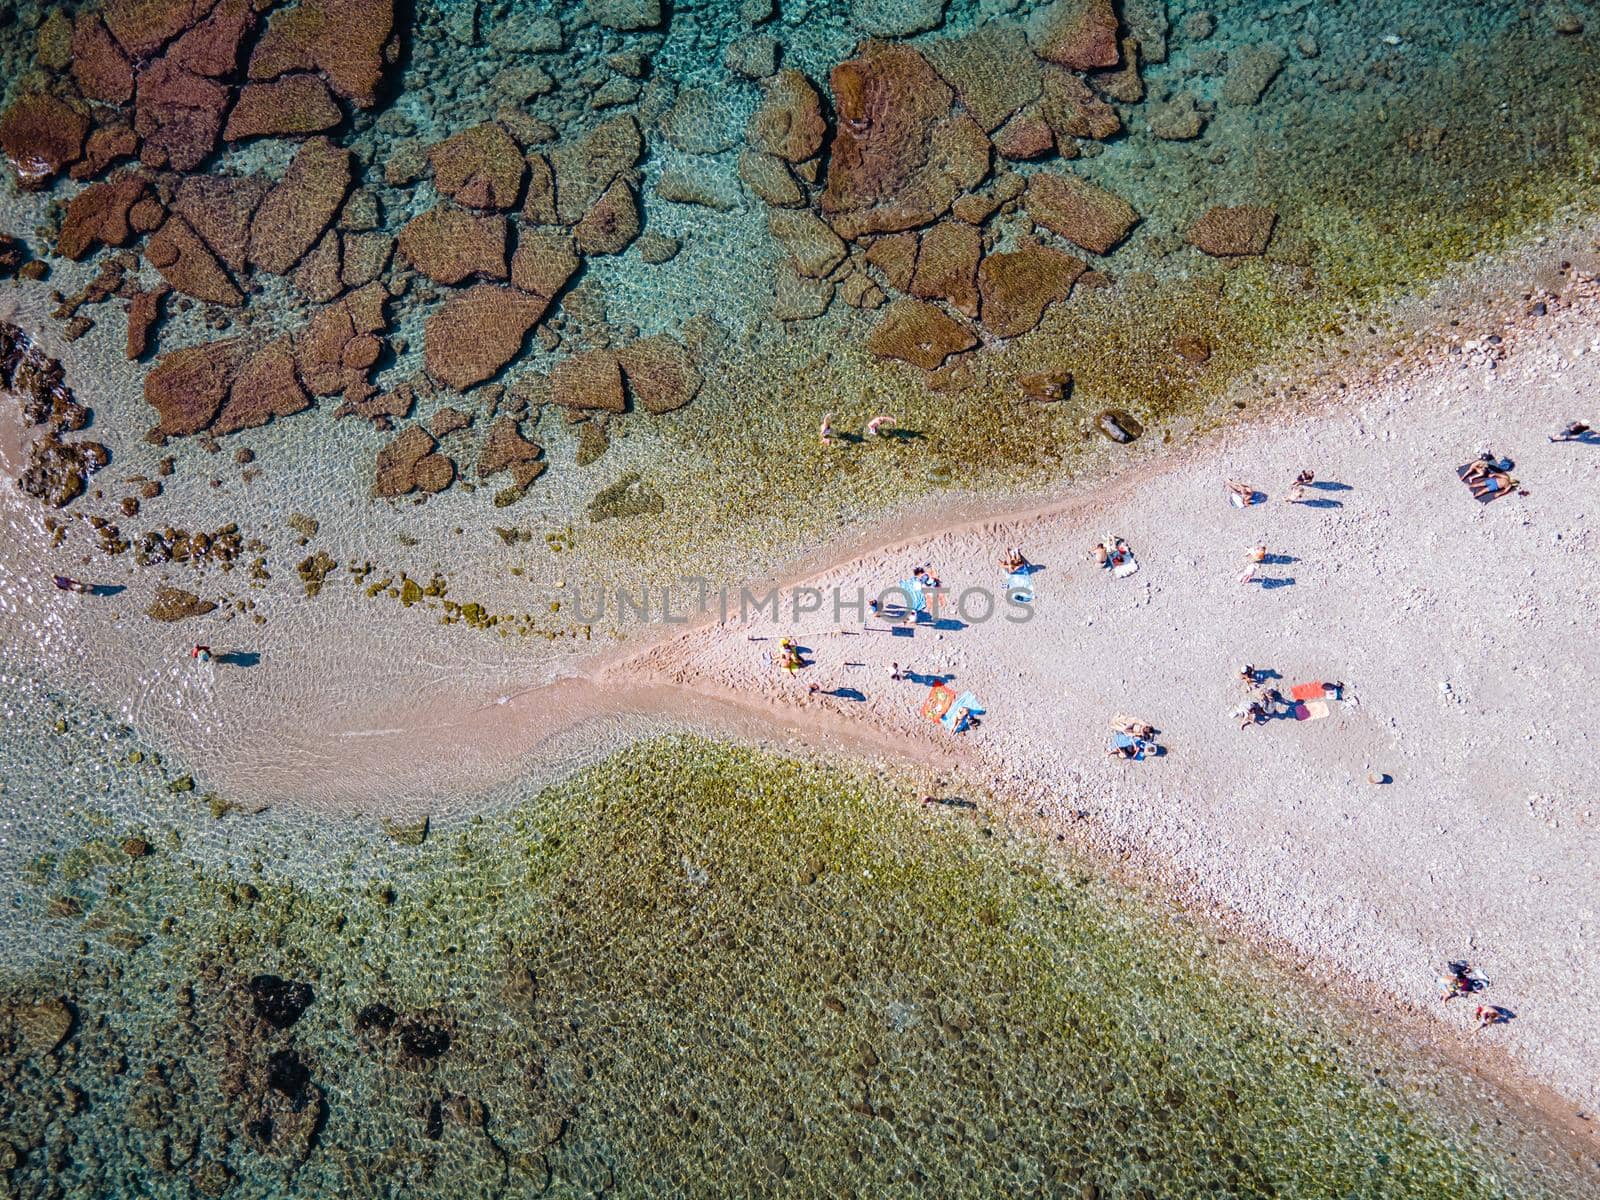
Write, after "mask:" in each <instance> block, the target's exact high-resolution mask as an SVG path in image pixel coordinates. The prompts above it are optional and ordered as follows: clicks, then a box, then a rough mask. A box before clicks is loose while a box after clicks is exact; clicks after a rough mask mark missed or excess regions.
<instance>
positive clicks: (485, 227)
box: [396, 205, 506, 284]
mask: <svg viewBox="0 0 1600 1200" xmlns="http://www.w3.org/2000/svg"><path fill="white" fill-rule="evenodd" d="M396 245H397V246H398V247H399V250H400V253H401V254H403V255H404V256H405V257H406V258H407V259H408V260H409V261H410V263H411V265H412V266H414V267H416V269H417V270H419V271H421V272H422V273H423V274H424V275H426V276H427V277H428V278H429V279H432V280H433V281H434V282H435V283H447V284H456V283H460V282H461V281H462V280H464V279H466V278H468V277H469V276H472V275H481V276H482V277H483V278H485V279H504V278H505V277H506V219H505V218H504V217H501V216H483V217H480V216H476V215H474V214H472V213H469V212H465V211H463V210H462V209H459V208H451V207H448V206H445V205H440V206H439V207H438V208H430V209H429V210H428V211H427V212H425V213H421V214H419V215H418V216H415V217H412V218H411V220H409V221H407V222H406V224H405V227H404V228H403V229H401V230H400V236H399V238H398V239H397V240H396Z"/></svg>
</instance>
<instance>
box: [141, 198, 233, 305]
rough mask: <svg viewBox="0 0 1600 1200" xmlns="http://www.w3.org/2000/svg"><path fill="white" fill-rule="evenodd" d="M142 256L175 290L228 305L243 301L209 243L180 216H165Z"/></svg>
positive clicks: (214, 302)
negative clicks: (164, 220) (163, 221)
mask: <svg viewBox="0 0 1600 1200" xmlns="http://www.w3.org/2000/svg"><path fill="white" fill-rule="evenodd" d="M144 256H145V258H147V259H149V261H150V265H151V266H152V267H154V268H155V269H156V270H157V271H160V272H161V277H162V278H163V279H165V280H166V281H167V282H168V283H170V284H171V285H172V287H173V289H174V290H175V291H179V292H182V293H183V294H184V295H186V296H193V297H194V298H195V299H196V300H204V301H206V302H207V303H208V304H223V305H227V306H228V307H230V308H237V307H239V306H240V305H241V304H243V303H244V294H243V293H242V292H240V291H239V288H238V285H237V284H235V283H234V282H233V280H232V279H231V278H229V276H228V273H227V271H225V270H223V267H222V264H221V263H220V262H218V261H217V256H216V255H215V254H213V253H211V247H209V246H207V245H206V243H205V241H204V240H203V239H202V238H201V237H200V235H199V234H197V233H196V232H195V231H194V230H193V229H192V228H190V226H189V223H188V222H187V221H185V220H184V219H183V218H182V217H178V216H171V217H168V218H167V220H166V222H165V223H164V224H163V225H162V226H161V228H160V229H159V230H157V231H156V233H155V234H154V235H152V236H151V238H150V241H149V242H148V243H147V244H146V245H145V248H144Z"/></svg>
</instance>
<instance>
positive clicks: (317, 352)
mask: <svg viewBox="0 0 1600 1200" xmlns="http://www.w3.org/2000/svg"><path fill="white" fill-rule="evenodd" d="M372 286H373V287H375V288H381V285H378V284H374V285H372ZM362 290H363V292H364V291H366V290H368V289H362ZM359 295H361V293H358V292H352V293H351V294H350V296H346V297H344V298H343V299H342V300H339V301H337V302H335V303H333V304H329V305H326V306H324V307H323V308H320V309H318V310H317V311H316V312H315V313H314V314H312V317H311V320H310V321H309V322H308V323H307V325H306V327H305V329H304V330H302V331H301V332H300V335H299V337H298V338H296V339H295V363H296V366H297V368H298V370H299V372H300V378H301V379H302V380H303V381H304V382H305V385H306V386H307V387H308V388H310V389H311V391H312V393H313V394H314V395H318V396H331V395H332V394H333V393H335V392H339V391H343V390H345V386H346V384H347V383H348V382H349V378H348V376H349V368H347V367H346V366H345V361H344V355H345V347H346V346H348V345H349V344H350V342H351V341H352V340H353V339H354V338H355V337H356V335H357V333H358V332H361V333H371V332H375V330H372V329H359V328H358V323H357V321H356V319H355V316H356V314H355V313H354V312H352V304H351V300H352V298H353V297H356V296H359ZM356 307H357V308H359V307H360V305H359V304H357V305H356ZM379 318H380V324H379V328H380V329H381V328H382V324H381V312H380V314H379Z"/></svg>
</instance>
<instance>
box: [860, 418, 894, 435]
mask: <svg viewBox="0 0 1600 1200" xmlns="http://www.w3.org/2000/svg"><path fill="white" fill-rule="evenodd" d="M893 420H894V418H893V417H873V418H872V420H870V421H868V422H867V433H866V436H867V437H882V436H883V432H882V431H883V427H884V426H885V425H888V424H889V423H890V422H891V421H893Z"/></svg>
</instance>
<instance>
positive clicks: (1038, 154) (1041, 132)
mask: <svg viewBox="0 0 1600 1200" xmlns="http://www.w3.org/2000/svg"><path fill="white" fill-rule="evenodd" d="M994 148H995V151H996V152H997V153H998V154H999V155H1000V157H1002V158H1009V159H1011V160H1012V161H1013V162H1026V161H1027V160H1029V159H1033V158H1043V157H1044V156H1045V155H1046V154H1049V153H1050V152H1051V151H1052V150H1054V149H1055V148H1056V137H1055V131H1054V130H1052V129H1051V128H1050V123H1049V122H1048V121H1046V120H1045V119H1044V118H1043V117H1042V116H1040V115H1039V113H1038V112H1037V111H1032V110H1031V111H1029V112H1024V113H1018V114H1017V115H1016V116H1014V117H1012V118H1011V120H1009V121H1007V122H1006V124H1005V128H1003V129H1001V130H1000V132H999V133H997V134H995V135H994Z"/></svg>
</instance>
